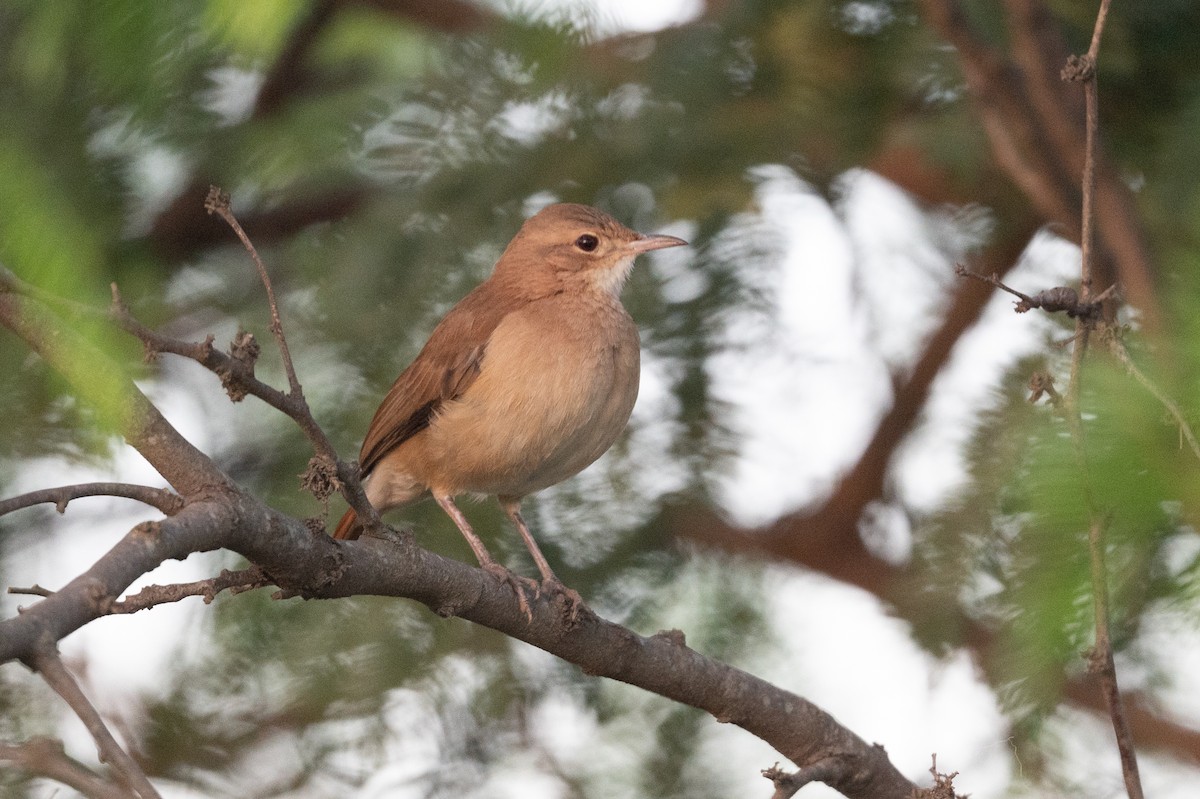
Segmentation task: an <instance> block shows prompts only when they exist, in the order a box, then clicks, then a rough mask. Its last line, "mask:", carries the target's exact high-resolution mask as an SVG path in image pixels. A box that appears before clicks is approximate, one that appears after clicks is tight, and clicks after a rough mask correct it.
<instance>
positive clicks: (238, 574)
mask: <svg viewBox="0 0 1200 799" xmlns="http://www.w3.org/2000/svg"><path fill="white" fill-rule="evenodd" d="M270 584H271V582H270V580H268V579H267V578H266V575H264V574H263V573H262V570H261V569H259V568H258V567H257V566H251V567H250V568H249V569H242V570H240V571H235V572H232V571H229V570H228V569H222V570H221V573H220V574H219V575H217V576H216V577H210V578H208V579H207V580H197V581H196V582H192V583H176V584H174V585H150V586H147V587H145V588H143V589H142V590H141V591H139V592H137V593H136V594H134V595H133V596H130V597H126V598H125V599H123V600H121V601H119V602H113V603H112V604H111V605H109V612H110V613H114V614H116V613H137V612H138V611H139V610H147V609H149V608H152V607H155V606H156V605H164V604H167V603H169V602H178V601H180V600H181V599H185V598H187V597H189V596H199V597H204V604H206V605H209V604H212V602H213V600H214V599H216V598H217V594H219V593H221V592H222V591H225V590H227V589H228V590H229V592H230V593H231V594H240V593H242V592H243V591H250V590H252V589H255V588H262V587H263V586H266V585H270Z"/></svg>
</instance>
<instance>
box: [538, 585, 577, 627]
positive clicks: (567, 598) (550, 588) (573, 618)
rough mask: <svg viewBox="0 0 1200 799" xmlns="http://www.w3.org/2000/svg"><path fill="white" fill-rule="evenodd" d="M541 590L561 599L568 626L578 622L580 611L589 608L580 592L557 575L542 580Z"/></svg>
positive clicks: (564, 617) (564, 618)
mask: <svg viewBox="0 0 1200 799" xmlns="http://www.w3.org/2000/svg"><path fill="white" fill-rule="evenodd" d="M541 590H542V592H543V593H545V594H547V595H548V596H552V597H555V598H556V599H559V600H561V604H560V607H561V608H562V612H563V620H564V621H566V622H567V626H568V627H574V626H575V625H576V624H578V623H579V614H580V612H581V611H584V610H588V606H587V604H585V603H584V601H583V597H582V596H580V595H579V592H578V591H576V590H575V589H574V588H568V587H567V586H566V585H564V584H563V582H562V581H561V580H559V579H558V578H557V577H547V578H546V579H544V580H542V586H541Z"/></svg>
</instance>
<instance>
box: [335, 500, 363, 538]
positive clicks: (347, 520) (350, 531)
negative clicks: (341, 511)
mask: <svg viewBox="0 0 1200 799" xmlns="http://www.w3.org/2000/svg"><path fill="white" fill-rule="evenodd" d="M362 531H363V528H362V525H361V524H359V523H358V514H357V513H355V512H354V508H351V509H350V510H348V511H346V515H345V516H343V517H342V520H341V521H340V522H338V526H337V529H336V530H334V531H333V537H334V538H341V539H344V540H354V539H355V538H358V537H359V536H360V535H362Z"/></svg>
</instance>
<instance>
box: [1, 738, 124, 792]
mask: <svg viewBox="0 0 1200 799" xmlns="http://www.w3.org/2000/svg"><path fill="white" fill-rule="evenodd" d="M0 762H5V763H10V764H12V765H13V766H14V767H15V768H19V769H21V770H22V771H25V772H27V773H29V774H32V775H35V776H38V777H45V778H46V779H51V780H56V781H58V782H61V783H62V784H63V785H66V786H68V787H71V788H74V789H75V790H77V791H79V792H80V793H81V794H83V795H84V796H86V797H88V799H136V794H134V793H131V792H130V791H127V790H125V789H124V788H123V787H121V786H120V785H116V784H114V783H111V782H109V781H108V780H106V779H104V778H103V777H101V776H100V775H99V774H96V773H95V772H93V771H92V770H91V769H89V768H88V767H87V766H85V765H83V764H82V763H80V762H78V761H77V760H74V759H73V758H71V757H68V756H67V753H66V752H65V751H64V750H63V745H62V741H59V740H56V739H53V738H44V737H37V738H30V739H29V740H28V741H25V742H23V743H19V744H10V743H0Z"/></svg>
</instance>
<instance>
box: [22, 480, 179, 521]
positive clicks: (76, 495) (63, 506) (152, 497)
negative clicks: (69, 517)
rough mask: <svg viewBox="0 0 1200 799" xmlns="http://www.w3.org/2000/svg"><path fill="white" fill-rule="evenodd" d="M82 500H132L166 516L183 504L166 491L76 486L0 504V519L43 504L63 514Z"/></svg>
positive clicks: (127, 485) (111, 485)
mask: <svg viewBox="0 0 1200 799" xmlns="http://www.w3.org/2000/svg"><path fill="white" fill-rule="evenodd" d="M81 497H120V498H122V499H134V500H137V501H138V502H141V503H143V504H146V505H149V506H151V507H153V508H157V509H158V510H160V511H162V512H163V513H165V514H166V515H168V516H173V515H174V514H176V513H178V512H179V510H180V509H181V508H182V507H183V504H184V503H183V497H181V496H179V495H178V494H176V493H173V492H171V491H168V490H167V489H165V488H153V487H151V486H143V485H134V484H132V483H78V484H76V485H69V486H60V487H59V488H43V489H41V490H40V491H30V492H29V493H27V494H21V495H19V496H15V497H10V498H9V499H4V500H0V516H3V515H5V514H7V513H12V512H13V511H16V510H21V509H22V508H29V507H33V506H34V505H41V504H43V503H46V502H53V503H54V507H55V510H57V511H58V512H59V513H66V512H67V504H68V503H70V502H71V500H73V499H80V498H81Z"/></svg>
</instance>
